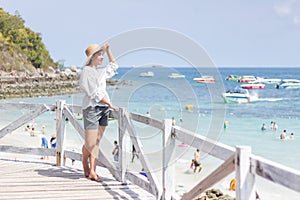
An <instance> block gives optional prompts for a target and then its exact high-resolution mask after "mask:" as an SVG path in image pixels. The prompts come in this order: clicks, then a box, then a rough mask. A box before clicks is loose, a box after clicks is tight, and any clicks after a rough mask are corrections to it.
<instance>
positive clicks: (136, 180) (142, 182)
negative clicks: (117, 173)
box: [126, 171, 153, 194]
mask: <svg viewBox="0 0 300 200" xmlns="http://www.w3.org/2000/svg"><path fill="white" fill-rule="evenodd" d="M126 179H128V180H129V181H130V182H132V183H133V184H135V185H137V186H139V187H141V188H143V189H144V190H146V191H147V192H149V193H150V194H152V192H153V191H152V187H151V186H150V184H149V181H148V180H146V177H144V176H142V175H136V174H134V173H132V172H130V171H127V172H126Z"/></svg>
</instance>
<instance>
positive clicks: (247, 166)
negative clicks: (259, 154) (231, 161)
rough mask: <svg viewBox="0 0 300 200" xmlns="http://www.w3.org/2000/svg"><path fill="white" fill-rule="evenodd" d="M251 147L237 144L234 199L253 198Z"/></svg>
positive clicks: (253, 177)
mask: <svg viewBox="0 0 300 200" xmlns="http://www.w3.org/2000/svg"><path fill="white" fill-rule="evenodd" d="M250 155H251V147H249V146H237V147H236V157H235V169H236V173H235V175H236V189H235V191H236V199H237V200H253V199H255V174H254V173H255V172H254V171H253V170H251V163H250Z"/></svg>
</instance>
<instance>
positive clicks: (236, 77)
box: [225, 75, 241, 81]
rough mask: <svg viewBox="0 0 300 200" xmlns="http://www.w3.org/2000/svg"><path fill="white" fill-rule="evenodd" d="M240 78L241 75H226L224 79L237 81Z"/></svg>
mask: <svg viewBox="0 0 300 200" xmlns="http://www.w3.org/2000/svg"><path fill="white" fill-rule="evenodd" d="M240 79H241V76H238V75H228V76H227V77H226V78H225V80H227V81H239V80H240Z"/></svg>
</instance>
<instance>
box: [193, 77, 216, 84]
mask: <svg viewBox="0 0 300 200" xmlns="http://www.w3.org/2000/svg"><path fill="white" fill-rule="evenodd" d="M193 80H194V81H197V82H199V83H214V82H216V80H215V79H214V77H213V76H201V77H199V78H193Z"/></svg>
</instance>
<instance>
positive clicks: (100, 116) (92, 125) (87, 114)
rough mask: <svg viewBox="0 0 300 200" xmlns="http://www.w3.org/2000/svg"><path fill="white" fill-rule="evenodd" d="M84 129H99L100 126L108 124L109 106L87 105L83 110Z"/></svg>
mask: <svg viewBox="0 0 300 200" xmlns="http://www.w3.org/2000/svg"><path fill="white" fill-rule="evenodd" d="M82 113H83V125H84V130H97V129H98V126H107V125H108V115H109V107H107V106H96V107H91V106H90V107H87V108H86V109H84V110H83V111H82Z"/></svg>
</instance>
